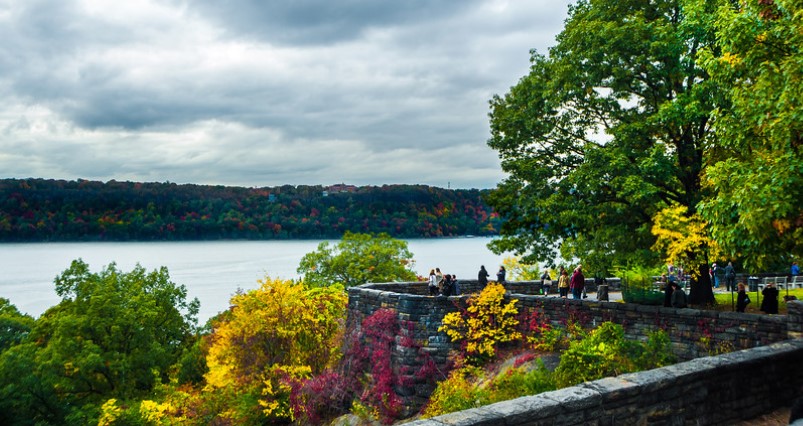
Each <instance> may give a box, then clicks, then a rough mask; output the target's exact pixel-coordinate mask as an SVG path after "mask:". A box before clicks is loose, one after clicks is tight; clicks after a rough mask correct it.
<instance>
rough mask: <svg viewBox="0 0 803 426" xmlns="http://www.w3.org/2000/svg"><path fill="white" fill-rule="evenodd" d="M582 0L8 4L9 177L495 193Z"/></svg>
mask: <svg viewBox="0 0 803 426" xmlns="http://www.w3.org/2000/svg"><path fill="white" fill-rule="evenodd" d="M569 3H570V1H569V0H528V1H527V0H510V1H501V0H499V1H497V0H395V1H384V0H292V1H291V0H285V1H275V0H262V1H260V0H230V1H226V2H220V1H212V0H194V1H186V2H185V1H182V0H163V1H160V2H157V1H150V0H126V1H109V0H84V1H73V0H0V40H2V42H0V177H4V178H8V177H16V178H26V177H41V178H48V179H50V178H53V179H70V180H71V179H78V178H83V179H90V180H101V181H107V180H111V179H115V180H118V181H123V180H130V181H142V182H165V181H170V182H176V183H197V184H215V185H217V184H219V185H237V186H248V187H251V186H256V187H261V186H275V185H284V184H291V185H299V184H306V185H315V184H323V185H329V184H334V183H341V182H342V183H347V184H355V185H383V184H398V183H409V184H426V185H434V186H439V187H447V186H451V187H452V188H492V187H495V186H496V184H497V183H498V182H499V181H500V180H501V179H502V178H503V174H502V172H501V170H500V167H499V159H498V156H497V153H496V152H495V151H493V150H491V149H490V148H488V146H487V145H486V142H487V139H488V137H489V131H488V127H489V126H488V100H489V99H490V98H491V97H492V96H493V95H494V94H500V95H501V94H504V93H506V92H507V91H508V89H509V88H510V86H512V85H514V84H516V82H517V81H518V80H519V79H520V78H521V77H523V76H524V75H526V74H527V72H528V68H529V57H530V55H529V51H530V49H537V50H538V51H539V52H541V53H546V50H547V48H548V47H549V46H552V45H554V43H555V36H556V35H557V34H558V33H559V32H560V30H561V29H562V26H563V22H564V19H565V18H566V14H567V6H568V4H569Z"/></svg>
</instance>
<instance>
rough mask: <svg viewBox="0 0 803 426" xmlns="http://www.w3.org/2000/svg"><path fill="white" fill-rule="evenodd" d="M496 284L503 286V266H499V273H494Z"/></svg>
mask: <svg viewBox="0 0 803 426" xmlns="http://www.w3.org/2000/svg"><path fill="white" fill-rule="evenodd" d="M496 282H498V283H499V284H504V283H505V267H504V266H500V267H499V271H498V272H497V273H496Z"/></svg>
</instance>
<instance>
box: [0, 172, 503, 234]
mask: <svg viewBox="0 0 803 426" xmlns="http://www.w3.org/2000/svg"><path fill="white" fill-rule="evenodd" d="M484 192H486V191H481V190H477V189H471V190H462V189H455V190H449V189H443V188H435V187H429V186H424V185H385V186H381V187H378V186H365V187H354V186H347V185H338V186H334V187H324V186H291V185H285V186H281V187H264V188H243V187H230V186H205V185H178V184H175V183H169V182H166V183H137V182H117V181H113V180H112V181H109V182H106V183H103V182H96V181H87V180H78V181H64V180H45V179H3V180H0V241H6V242H9V241H102V240H111V241H123V240H145V241H147V240H210V239H303V238H316V239H317V238H340V237H341V236H342V235H343V234H344V233H345V232H346V231H351V232H366V233H380V232H385V233H387V234H389V235H391V236H393V237H397V238H429V237H449V236H462V235H495V234H496V233H497V230H498V229H499V225H500V223H499V219H498V216H497V215H495V214H494V213H493V212H492V210H491V208H490V207H488V205H486V204H485V202H484V201H483V198H482V197H483V194H484Z"/></svg>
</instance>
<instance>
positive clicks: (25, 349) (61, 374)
mask: <svg viewBox="0 0 803 426" xmlns="http://www.w3.org/2000/svg"><path fill="white" fill-rule="evenodd" d="M55 285H56V293H57V294H58V295H59V296H60V297H61V298H62V301H61V302H60V303H59V304H58V305H56V306H54V307H52V308H50V309H49V310H47V311H46V312H45V313H44V314H42V316H41V317H40V318H38V319H37V320H36V322H35V324H34V325H33V328H32V330H31V332H30V334H29V335H28V336H27V337H26V338H25V339H24V340H23V342H22V343H20V344H18V345H15V346H12V347H11V348H10V349H8V350H6V351H5V352H3V353H2V355H0V412H3V413H4V415H7V416H8V417H9V419H11V420H13V423H12V424H36V423H37V422H47V423H55V424H89V423H92V422H95V423H96V422H97V419H96V416H97V414H98V412H99V409H100V405H101V404H103V402H105V401H106V400H107V399H109V398H119V399H127V398H136V397H138V396H141V395H146V394H148V393H150V392H151V391H152V390H153V388H154V386H155V384H156V383H158V382H160V381H166V380H167V379H168V374H169V372H170V371H171V369H172V368H173V366H174V365H175V364H176V363H177V361H178V360H179V358H180V356H181V354H182V352H183V351H184V349H185V347H186V346H187V345H188V342H192V337H193V331H194V326H195V322H196V320H195V316H196V314H197V311H198V305H199V304H198V301H197V299H196V300H193V301H187V292H186V289H185V288H184V287H183V286H178V285H176V284H174V283H173V282H171V281H170V277H169V275H168V272H167V269H166V268H161V269H159V270H155V271H152V272H147V271H145V269H144V268H142V267H141V266H139V265H138V266H136V267H135V268H134V269H133V270H132V271H130V272H123V271H121V270H119V269H118V268H117V266H116V265H115V264H110V265H109V266H107V267H106V268H105V269H103V270H102V271H101V272H99V273H94V272H91V271H90V270H89V265H87V264H86V263H84V262H83V261H81V260H76V261H73V262H72V265H71V266H70V267H69V269H67V270H66V271H64V272H63V273H62V274H61V275H60V276H58V277H56V280H55Z"/></svg>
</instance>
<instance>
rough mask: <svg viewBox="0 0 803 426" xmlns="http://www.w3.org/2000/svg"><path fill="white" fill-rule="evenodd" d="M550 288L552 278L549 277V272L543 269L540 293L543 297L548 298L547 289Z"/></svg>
mask: <svg viewBox="0 0 803 426" xmlns="http://www.w3.org/2000/svg"><path fill="white" fill-rule="evenodd" d="M551 286H552V277H551V276H549V270H548V269H544V273H543V274H541V291H542V292H543V293H544V296H549V288H550V287H551Z"/></svg>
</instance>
